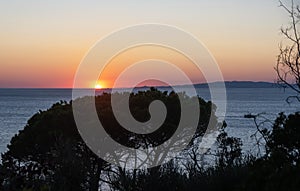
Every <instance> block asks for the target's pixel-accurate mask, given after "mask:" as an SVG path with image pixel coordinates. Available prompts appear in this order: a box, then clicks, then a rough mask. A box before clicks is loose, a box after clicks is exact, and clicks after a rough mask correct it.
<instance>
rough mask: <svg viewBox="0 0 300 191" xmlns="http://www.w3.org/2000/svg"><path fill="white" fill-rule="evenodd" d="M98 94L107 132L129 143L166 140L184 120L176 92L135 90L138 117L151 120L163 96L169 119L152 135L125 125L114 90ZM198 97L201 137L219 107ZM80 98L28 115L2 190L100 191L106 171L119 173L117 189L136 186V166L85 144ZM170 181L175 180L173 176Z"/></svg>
mask: <svg viewBox="0 0 300 191" xmlns="http://www.w3.org/2000/svg"><path fill="white" fill-rule="evenodd" d="M85 99H90V97H84V98H80V99H78V100H79V101H82V103H85ZM94 99H95V103H96V109H97V112H98V114H99V115H98V116H99V119H100V121H101V122H102V124H103V126H104V128H105V130H106V131H107V133H109V134H110V135H111V137H112V138H113V139H114V140H115V141H118V142H119V143H120V144H123V145H126V146H129V147H134V148H138V147H145V146H147V145H148V146H149V145H150V146H155V145H158V144H161V143H162V142H164V141H165V140H167V139H168V138H169V137H170V136H172V134H173V132H174V130H176V127H177V124H178V121H179V120H180V104H179V103H180V102H179V99H178V95H177V94H176V93H174V92H170V93H167V92H160V91H158V90H157V89H154V88H152V89H151V90H148V91H145V92H138V93H132V94H130V100H129V106H130V111H131V113H132V115H133V116H134V117H135V118H136V119H137V120H139V121H147V120H148V119H149V111H148V106H149V104H150V103H151V102H152V101H153V100H157V99H159V100H161V101H163V103H164V104H165V105H166V108H167V111H168V112H167V116H166V120H165V122H164V123H163V125H162V127H161V128H159V129H158V130H156V131H155V132H153V133H151V134H149V135H148V136H146V135H141V134H135V133H133V132H130V131H127V130H125V129H124V128H122V126H121V125H120V124H119V123H118V122H117V120H116V119H115V118H114V114H113V112H112V108H111V94H109V93H107V94H103V95H100V96H97V97H95V98H94ZM196 99H198V100H199V104H200V113H201V115H200V116H199V124H198V128H197V131H196V134H197V136H200V135H202V134H203V133H204V132H205V130H206V128H207V125H208V122H209V119H210V116H211V115H212V117H213V118H214V119H215V116H214V108H215V107H214V105H213V104H212V103H211V102H205V101H204V100H202V99H200V98H196ZM78 100H77V101H78ZM120 100H122V99H120ZM184 100H185V101H186V102H185V104H188V103H189V100H191V98H189V97H188V96H185V99H184ZM75 101H76V100H75ZM75 101H73V102H70V103H67V102H64V101H61V102H60V103H56V104H54V105H53V106H52V107H51V108H50V109H48V110H47V111H40V112H38V113H37V114H35V115H34V116H33V117H31V118H30V119H29V121H28V123H27V125H26V126H25V128H24V129H23V130H21V131H20V132H19V133H18V134H17V135H15V136H14V137H13V138H12V140H11V142H10V144H9V145H8V151H7V152H6V153H4V154H3V155H2V165H1V166H0V170H1V171H0V181H1V182H0V190H10V191H13V190H98V189H99V182H100V183H101V175H104V174H105V175H107V174H108V175H109V172H112V170H114V171H115V172H116V173H117V174H119V175H118V176H117V177H114V178H113V179H112V181H111V182H108V183H111V185H112V186H114V187H115V188H119V189H120V188H128V186H130V187H131V188H135V187H134V186H137V184H136V183H137V182H135V177H138V175H139V174H137V173H136V171H133V172H132V173H130V172H126V171H124V169H121V168H117V167H112V166H111V165H110V164H107V163H106V162H105V161H103V160H102V159H100V158H98V157H97V156H96V155H95V154H94V153H93V152H92V151H91V150H90V149H89V148H88V147H87V146H86V144H85V142H84V141H83V140H82V138H81V136H80V135H79V133H78V130H77V128H76V124H75V121H74V117H73V113H72V104H73V103H74V102H75ZM211 111H213V112H211ZM214 122H215V123H216V122H217V120H216V119H215V121H214ZM187 129H189V128H187ZM158 168H159V167H158ZM154 172H155V170H152V171H151V174H152V175H153V173H154ZM161 174H162V173H161ZM127 175H130V176H131V178H130V177H128V176H127ZM165 178H166V179H167V178H168V176H165ZM113 180H122V181H119V182H118V181H113ZM168 181H169V182H170V179H168ZM102 182H104V180H103V181H102ZM1 185H2V187H1ZM133 190H134V189H133Z"/></svg>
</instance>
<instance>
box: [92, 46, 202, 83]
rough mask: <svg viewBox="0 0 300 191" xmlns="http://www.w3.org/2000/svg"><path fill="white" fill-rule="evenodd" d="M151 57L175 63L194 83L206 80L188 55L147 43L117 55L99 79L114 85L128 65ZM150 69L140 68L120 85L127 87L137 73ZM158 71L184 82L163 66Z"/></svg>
mask: <svg viewBox="0 0 300 191" xmlns="http://www.w3.org/2000/svg"><path fill="white" fill-rule="evenodd" d="M149 59H151V60H153V59H156V60H162V61H166V62H168V63H171V64H174V65H175V66H177V67H178V68H179V69H181V70H182V71H183V72H184V73H185V74H186V75H187V76H188V77H189V78H190V79H191V81H192V82H194V83H200V82H205V79H204V77H203V75H202V73H201V71H200V70H199V69H198V68H197V66H196V65H194V64H193V63H192V61H191V60H189V59H188V58H187V57H185V56H184V55H182V54H180V53H179V52H176V51H175V50H172V49H169V48H165V47H161V46H153V45H145V46H138V47H134V48H130V49H127V50H126V51H124V52H122V53H120V54H118V55H116V56H115V57H114V58H113V59H112V60H111V61H110V62H109V64H108V65H107V66H106V67H105V69H104V70H103V71H102V73H101V75H100V76H99V79H98V81H101V82H102V81H105V82H107V83H106V86H107V87H113V86H114V82H115V80H116V79H117V78H118V76H119V75H120V74H121V73H122V72H124V71H125V70H126V68H127V67H130V66H132V65H133V64H135V63H138V62H141V61H144V60H149ZM149 70H151V68H147V69H145V70H139V71H138V72H137V73H136V74H132V75H131V76H132V78H130V79H128V81H124V82H121V83H120V84H121V85H120V86H119V87H127V84H129V82H132V81H134V80H135V76H136V75H143V73H144V72H149ZM152 72H155V71H152ZM156 72H160V73H165V75H168V76H169V79H170V80H171V81H174V82H175V83H177V84H179V85H180V84H182V83H181V82H180V81H176V76H172V73H170V72H169V71H168V70H167V68H164V67H162V68H161V69H160V71H156ZM147 83H149V84H147ZM143 85H154V84H153V81H148V82H145V83H143ZM157 85H159V84H157ZM117 88H118V87H117Z"/></svg>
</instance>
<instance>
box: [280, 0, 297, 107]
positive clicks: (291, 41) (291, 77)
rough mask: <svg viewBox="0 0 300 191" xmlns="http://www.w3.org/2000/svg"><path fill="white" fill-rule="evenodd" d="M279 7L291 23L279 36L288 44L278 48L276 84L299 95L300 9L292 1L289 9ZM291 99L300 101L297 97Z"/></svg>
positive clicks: (284, 6) (281, 4)
mask: <svg viewBox="0 0 300 191" xmlns="http://www.w3.org/2000/svg"><path fill="white" fill-rule="evenodd" d="M280 6H281V7H283V8H284V10H285V11H286V12H287V13H288V14H289V17H290V19H291V23H290V25H289V26H288V27H286V28H284V27H282V28H281V34H282V35H283V36H284V37H285V38H286V39H287V41H288V44H287V45H286V46H283V45H280V47H279V50H280V53H279V55H278V58H277V64H276V66H275V71H276V73H277V82H278V83H279V84H281V85H282V86H284V87H289V88H291V89H292V90H294V91H295V92H296V93H297V94H300V33H299V22H300V8H299V5H295V3H294V1H293V0H291V8H288V7H287V6H286V5H284V4H283V3H282V2H281V1H280ZM293 97H294V98H296V99H298V101H300V98H299V96H298V95H296V96H293ZM288 100H289V99H287V101H288Z"/></svg>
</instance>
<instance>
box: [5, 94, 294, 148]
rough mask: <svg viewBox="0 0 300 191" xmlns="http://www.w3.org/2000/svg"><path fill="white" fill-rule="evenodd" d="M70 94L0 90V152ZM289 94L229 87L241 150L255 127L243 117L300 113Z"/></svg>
mask: <svg viewBox="0 0 300 191" xmlns="http://www.w3.org/2000/svg"><path fill="white" fill-rule="evenodd" d="M197 91H198V94H199V95H200V96H201V97H203V98H204V99H206V100H209V99H210V94H209V91H208V89H205V88H199V89H198V90H197ZM71 94H72V90H71V89H0V153H2V152H4V151H6V146H7V144H8V143H9V142H10V139H11V138H12V137H13V136H14V135H15V134H16V133H18V131H19V130H21V129H23V128H24V126H25V125H26V123H27V120H28V119H29V118H30V117H31V116H32V115H33V114H35V113H36V112H38V111H39V110H46V109H48V108H49V107H51V105H52V104H54V103H56V102H58V101H60V100H66V101H69V100H71V97H72V96H71ZM289 95H292V92H291V91H283V90H282V89H279V88H228V89H227V113H226V122H227V124H228V129H227V132H228V133H229V135H232V136H236V137H240V138H242V140H243V142H244V147H245V148H246V149H248V150H250V149H251V147H252V146H253V139H252V138H251V137H250V135H251V134H253V133H254V132H255V126H254V123H253V122H252V120H251V119H245V118H244V115H245V114H248V113H252V114H257V113H265V114H264V116H265V117H266V118H268V119H271V120H273V119H275V117H276V115H277V114H278V113H279V112H281V111H285V112H286V113H293V112H296V111H300V104H298V103H293V104H287V103H286V102H285V99H286V98H287V97H288V96H289Z"/></svg>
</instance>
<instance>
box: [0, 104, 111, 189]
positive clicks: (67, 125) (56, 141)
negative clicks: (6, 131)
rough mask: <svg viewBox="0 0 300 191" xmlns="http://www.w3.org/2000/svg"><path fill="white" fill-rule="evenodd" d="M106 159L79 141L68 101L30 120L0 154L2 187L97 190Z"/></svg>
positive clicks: (41, 112) (55, 105)
mask: <svg viewBox="0 0 300 191" xmlns="http://www.w3.org/2000/svg"><path fill="white" fill-rule="evenodd" d="M104 167H105V162H104V161H102V160H101V159H99V158H98V157H97V156H96V155H95V154H93V153H92V152H91V151H90V150H89V149H88V148H87V146H86V145H85V143H84V142H83V141H82V139H81V137H80V135H79V133H78V131H77V128H76V126H75V122H74V119H73V114H72V109H71V104H69V103H66V102H60V103H56V104H54V105H53V106H52V107H51V108H50V109H48V110H47V111H40V112H39V113H37V114H35V115H34V116H33V117H32V118H31V119H29V121H28V124H27V125H26V126H25V128H24V130H21V131H20V132H19V133H18V134H17V135H15V136H14V137H13V138H12V140H11V142H10V144H9V145H8V151H7V152H6V153H4V154H3V155H2V170H3V171H2V172H4V175H3V181H2V182H1V183H2V185H3V190H23V189H29V190H87V189H89V190H98V187H99V176H100V172H101V170H102V169H103V168H104Z"/></svg>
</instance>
